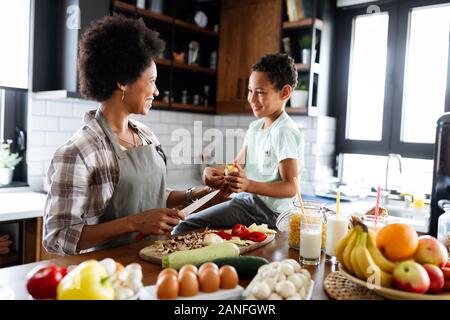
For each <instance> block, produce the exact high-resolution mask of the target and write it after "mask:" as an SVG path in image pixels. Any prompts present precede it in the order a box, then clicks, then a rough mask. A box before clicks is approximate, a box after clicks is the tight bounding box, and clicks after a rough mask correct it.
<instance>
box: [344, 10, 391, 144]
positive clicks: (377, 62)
mask: <svg viewBox="0 0 450 320" xmlns="http://www.w3.org/2000/svg"><path fill="white" fill-rule="evenodd" d="M388 21H389V16H388V14H386V13H382V14H376V15H368V16H367V15H364V16H359V17H356V19H355V21H354V27H353V39H352V42H353V45H352V53H351V58H350V59H351V60H350V79H349V89H348V104H347V110H348V112H347V123H348V126H347V127H346V129H347V134H346V137H347V138H348V139H352V140H373V141H380V140H381V131H382V125H383V102H384V83H385V82H384V81H385V73H386V55H387V33H388ZM367 123H370V124H371V125H370V126H368V125H367Z"/></svg>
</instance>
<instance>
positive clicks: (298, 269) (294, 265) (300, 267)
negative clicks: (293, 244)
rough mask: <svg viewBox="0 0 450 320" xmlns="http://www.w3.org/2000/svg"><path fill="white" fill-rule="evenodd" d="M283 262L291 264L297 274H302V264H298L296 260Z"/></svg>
mask: <svg viewBox="0 0 450 320" xmlns="http://www.w3.org/2000/svg"><path fill="white" fill-rule="evenodd" d="M282 262H283V263H290V264H291V265H292V266H293V267H294V271H295V272H300V270H301V269H302V266H301V265H300V263H298V261H297V260H294V259H284V260H283V261H282Z"/></svg>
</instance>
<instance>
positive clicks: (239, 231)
mask: <svg viewBox="0 0 450 320" xmlns="http://www.w3.org/2000/svg"><path fill="white" fill-rule="evenodd" d="M231 234H232V235H233V236H234V237H239V238H241V239H245V238H247V237H248V235H249V231H248V229H247V227H246V226H244V225H243V224H236V225H235V226H234V227H233V229H232V230H231Z"/></svg>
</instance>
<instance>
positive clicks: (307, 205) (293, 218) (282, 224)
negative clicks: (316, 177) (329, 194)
mask: <svg viewBox="0 0 450 320" xmlns="http://www.w3.org/2000/svg"><path fill="white" fill-rule="evenodd" d="M303 207H304V209H305V214H306V215H307V217H306V219H308V220H311V219H312V220H311V221H317V220H320V222H321V223H322V248H323V249H324V248H325V240H324V237H325V236H326V229H325V228H326V224H325V223H324V203H322V202H318V201H305V202H304V203H303ZM301 218H302V217H301V209H300V206H299V205H298V202H294V203H293V207H292V209H290V210H288V211H286V212H284V213H282V214H280V215H279V217H278V219H277V223H276V226H277V229H278V230H280V231H282V232H289V238H288V244H289V247H290V248H292V249H295V250H299V248H300V219H301Z"/></svg>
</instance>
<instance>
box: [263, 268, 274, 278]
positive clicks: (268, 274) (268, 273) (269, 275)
mask: <svg viewBox="0 0 450 320" xmlns="http://www.w3.org/2000/svg"><path fill="white" fill-rule="evenodd" d="M261 276H262V278H263V279H267V278H277V277H278V272H277V270H275V269H268V270H265V271H264V272H263V273H262V275H261Z"/></svg>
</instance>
